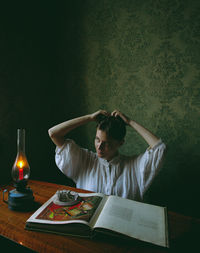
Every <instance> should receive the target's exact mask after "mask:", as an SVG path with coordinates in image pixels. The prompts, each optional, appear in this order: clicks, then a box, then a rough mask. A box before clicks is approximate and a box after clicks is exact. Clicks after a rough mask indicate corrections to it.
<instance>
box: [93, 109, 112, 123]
mask: <svg viewBox="0 0 200 253" xmlns="http://www.w3.org/2000/svg"><path fill="white" fill-rule="evenodd" d="M109 115H110V113H109V112H107V111H105V110H98V111H97V112H94V113H92V114H90V116H91V119H92V120H94V121H96V120H97V121H98V118H101V117H107V116H109Z"/></svg>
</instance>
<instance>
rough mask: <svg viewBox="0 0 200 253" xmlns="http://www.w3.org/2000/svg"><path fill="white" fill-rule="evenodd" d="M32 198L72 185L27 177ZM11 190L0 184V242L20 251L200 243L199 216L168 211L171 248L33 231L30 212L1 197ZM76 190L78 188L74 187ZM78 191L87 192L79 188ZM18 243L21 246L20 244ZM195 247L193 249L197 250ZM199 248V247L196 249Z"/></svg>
mask: <svg viewBox="0 0 200 253" xmlns="http://www.w3.org/2000/svg"><path fill="white" fill-rule="evenodd" d="M29 186H30V187H31V189H32V190H33V193H34V197H35V200H36V201H37V202H38V203H40V204H43V203H44V202H46V201H47V200H48V199H49V198H50V197H51V196H52V195H53V194H54V193H55V192H56V191H57V190H59V189H72V190H73V189H74V188H71V187H68V186H63V185H58V184H52V183H47V182H41V181H34V180H30V181H29ZM4 188H6V189H8V190H11V189H12V188H13V187H12V186H11V185H7V186H4V187H1V199H0V245H1V246H2V244H4V245H6V247H7V248H8V247H9V245H11V246H10V247H13V248H14V249H17V247H20V250H21V251H20V252H29V251H31V250H33V251H36V252H45V253H46V252H52V253H56V252H70V253H72V252H73V253H76V252H79V253H80V252H83V253H85V252H91V253H94V252H95V253H103V252H108V253H112V252H115V253H118V252H119V253H122V252H123V253H124V252H126V253H128V252H129V253H131V252H137V253H140V252H148V253H150V252H157V253H158V252H159V253H161V252H176V253H177V252H193V249H195V248H198V249H200V247H199V242H198V241H199V240H200V239H199V237H200V220H199V219H195V218H192V217H186V216H183V215H180V214H177V213H174V212H168V215H169V229H170V249H166V248H162V247H158V246H154V245H150V244H148V243H144V242H140V241H137V240H125V239H116V238H113V237H108V236H99V237H97V238H96V239H83V238H78V237H72V236H62V235H56V234H49V233H42V232H33V231H27V230H24V226H25V222H26V220H27V219H28V218H29V217H30V216H31V214H32V213H33V211H32V212H24V213H23V212H16V211H11V210H9V209H8V206H7V204H6V203H4V202H3V201H2V190H3V189H4ZM76 190H77V189H76ZM79 191H80V192H87V191H83V190H79ZM20 245H21V246H20ZM197 251H198V250H195V252H197ZM199 252H200V251H199Z"/></svg>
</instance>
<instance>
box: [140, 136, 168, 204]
mask: <svg viewBox="0 0 200 253" xmlns="http://www.w3.org/2000/svg"><path fill="white" fill-rule="evenodd" d="M165 149H166V146H165V144H164V143H163V142H162V141H161V140H160V141H159V142H158V144H157V145H156V146H154V147H153V148H148V149H147V150H146V151H145V153H143V154H141V155H139V156H138V157H137V158H136V160H135V172H136V178H137V182H138V185H139V190H140V195H141V198H142V199H143V196H144V193H145V192H146V191H147V189H148V188H149V186H150V184H151V183H152V181H153V179H154V177H155V176H156V175H157V174H158V172H159V170H160V167H161V165H162V160H163V156H164V151H165Z"/></svg>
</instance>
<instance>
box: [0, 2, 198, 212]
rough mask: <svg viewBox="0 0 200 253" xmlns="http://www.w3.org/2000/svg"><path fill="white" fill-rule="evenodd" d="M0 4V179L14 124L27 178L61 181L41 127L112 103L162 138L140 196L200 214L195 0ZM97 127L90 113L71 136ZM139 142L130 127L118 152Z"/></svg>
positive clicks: (88, 134)
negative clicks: (154, 169) (153, 174)
mask: <svg viewBox="0 0 200 253" xmlns="http://www.w3.org/2000/svg"><path fill="white" fill-rule="evenodd" d="M0 12H1V13H0V14H1V15H0V19H1V20H0V21H1V22H0V28H1V34H0V36H1V40H0V52H1V57H0V158H1V171H2V172H3V173H2V175H1V178H0V180H1V181H3V182H5V181H6V180H8V179H9V177H10V167H11V166H12V163H13V162H14V159H15V152H16V146H15V144H16V140H15V138H16V129H17V128H18V127H21V126H23V127H25V128H26V129H27V155H28V158H29V161H30V165H31V168H32V174H31V175H32V178H38V179H43V180H48V181H56V182H64V179H63V176H62V175H61V174H59V172H58V170H57V169H56V167H55V164H54V146H53V145H52V144H51V142H50V140H49V138H48V136H47V129H48V128H49V127H50V126H52V125H54V124H56V123H58V122H61V121H63V120H65V119H69V118H72V117H75V116H79V115H83V114H86V113H91V112H94V111H96V110H98V109H99V108H102V109H106V110H109V111H112V110H114V109H116V108H117V109H119V110H121V111H122V112H124V113H126V114H127V115H128V116H130V117H131V118H133V119H135V120H136V121H138V122H140V123H141V124H142V125H144V126H146V127H147V128H148V129H150V130H151V131H152V132H154V133H155V134H156V135H158V136H160V137H161V138H162V139H163V141H164V142H165V143H166V144H167V147H168V153H167V156H166V159H165V163H164V166H163V170H162V172H161V173H160V175H159V176H158V177H157V178H156V180H155V181H154V184H153V185H152V188H151V189H150V191H149V192H148V194H147V196H146V200H147V201H149V202H152V203H157V204H162V205H167V206H168V207H169V209H172V210H176V211H179V212H182V213H186V214H191V215H195V216H199V213H200V212H199V208H197V204H196V203H197V199H198V198H199V195H198V194H199V187H198V183H199V182H198V181H199V176H200V172H199V144H200V134H199V128H200V117H199V116H200V104H199V103H200V102H199V101H200V96H199V95H200V94H199V92H200V85H199V82H200V71H199V66H200V62H199V59H200V34H199V30H200V26H199V24H200V1H194V0H190V1H186V0H185V1H184V0H173V1H172V0H146V1H141V0H137V1H136V0H123V1H122V0H85V1H82V0H76V1H73V3H72V1H67V2H66V1H59V2H58V1H54V2H53V1H52V2H51V3H48V5H46V3H45V1H44V2H40V3H39V4H36V3H34V4H32V3H28V2H27V3H26V4H21V6H20V3H19V2H17V3H16V4H15V5H13V6H12V8H10V6H9V3H6V2H5V3H1V8H0ZM94 134H95V128H94V124H92V123H91V124H88V125H87V126H85V127H82V128H80V129H77V130H75V131H74V132H73V133H72V134H71V136H72V137H73V138H75V139H76V141H77V142H79V143H80V144H82V145H84V146H85V147H88V148H91V149H93V138H94ZM146 147H147V146H146V143H145V142H144V141H143V140H142V139H141V138H140V137H139V136H138V135H137V134H136V133H135V132H134V131H133V130H131V129H128V133H127V138H126V143H125V144H124V147H123V148H122V150H121V152H123V153H125V154H132V153H140V152H143V151H144V150H145V149H146ZM56 173H57V174H56Z"/></svg>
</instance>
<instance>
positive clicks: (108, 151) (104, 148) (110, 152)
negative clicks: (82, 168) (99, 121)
mask: <svg viewBox="0 0 200 253" xmlns="http://www.w3.org/2000/svg"><path fill="white" fill-rule="evenodd" d="M122 144H123V141H121V142H120V141H118V140H115V139H113V138H109V137H107V134H106V132H104V131H102V130H100V129H98V128H97V132H96V137H95V148H96V152H97V155H98V157H101V158H103V159H106V160H107V161H110V160H112V158H114V156H116V155H117V153H118V148H119V147H120V146H121V145H122Z"/></svg>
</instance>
